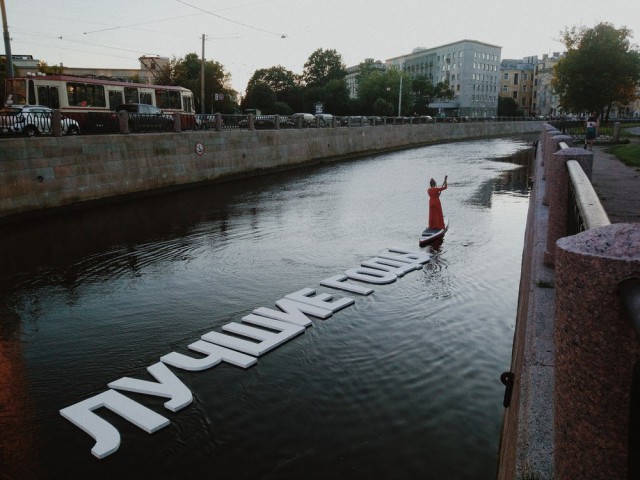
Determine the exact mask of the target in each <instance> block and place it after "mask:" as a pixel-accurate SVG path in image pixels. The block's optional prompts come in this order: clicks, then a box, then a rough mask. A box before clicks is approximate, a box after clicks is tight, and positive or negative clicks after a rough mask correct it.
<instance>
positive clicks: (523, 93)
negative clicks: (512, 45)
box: [499, 56, 538, 117]
mask: <svg viewBox="0 0 640 480" xmlns="http://www.w3.org/2000/svg"><path fill="white" fill-rule="evenodd" d="M537 64H538V57H537V56H533V57H525V58H523V59H519V60H515V59H504V60H502V62H501V63H500V93H499V96H500V97H504V98H512V99H513V100H514V101H515V102H516V103H517V104H518V112H519V113H521V114H522V115H523V116H525V117H529V116H533V115H535V110H534V107H533V104H534V97H535V90H534V86H535V76H536V75H535V72H536V66H537Z"/></svg>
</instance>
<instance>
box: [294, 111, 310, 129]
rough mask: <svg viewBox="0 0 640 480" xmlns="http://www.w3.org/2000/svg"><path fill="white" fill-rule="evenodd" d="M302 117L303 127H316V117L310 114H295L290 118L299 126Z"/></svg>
mask: <svg viewBox="0 0 640 480" xmlns="http://www.w3.org/2000/svg"><path fill="white" fill-rule="evenodd" d="M300 117H302V126H303V127H314V126H315V125H316V117H315V116H313V115H311V114H310V113H294V114H293V115H291V117H290V118H291V121H292V122H293V123H294V125H297V124H298V119H299V118H300Z"/></svg>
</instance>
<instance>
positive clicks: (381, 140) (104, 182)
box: [0, 121, 542, 220]
mask: <svg viewBox="0 0 640 480" xmlns="http://www.w3.org/2000/svg"><path fill="white" fill-rule="evenodd" d="M541 125H542V124H541V123H540V122H534V121H527V122H475V123H458V124H426V125H386V126H378V127H352V128H314V129H292V130H260V131H247V130H233V131H222V132H211V131H209V132H182V133H175V134H173V133H162V134H131V135H121V134H119V135H96V136H74V137H60V138H54V137H38V138H10V139H2V140H0V219H5V220H6V219H8V218H11V217H13V216H15V215H19V214H24V213H34V212H36V213H37V212H39V211H42V210H43V209H47V208H52V207H62V206H68V205H74V204H78V203H81V202H91V201H104V200H108V199H113V198H114V197H119V196H123V195H132V194H142V193H149V192H152V191H154V190H157V189H166V188H171V187H174V188H175V187H186V186H189V185H193V184H201V183H205V182H213V181H220V180H223V179H225V178H233V177H235V176H238V175H254V174H259V173H261V172H264V171H271V170H274V169H280V168H293V167H295V166H300V165H305V164H309V163H314V162H322V161H332V160H336V159H341V158H348V157H351V156H356V155H364V154H372V153H378V152H383V151H387V150H394V149H400V148H407V147H411V146H418V145H424V144H429V143H436V142H444V141H456V140H464V139H470V138H480V137H491V136H505V135H513V134H519V133H531V132H539V131H540V128H541Z"/></svg>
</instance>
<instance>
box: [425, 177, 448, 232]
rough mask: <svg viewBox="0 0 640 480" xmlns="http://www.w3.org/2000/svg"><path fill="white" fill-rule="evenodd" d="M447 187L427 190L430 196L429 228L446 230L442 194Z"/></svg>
mask: <svg viewBox="0 0 640 480" xmlns="http://www.w3.org/2000/svg"><path fill="white" fill-rule="evenodd" d="M446 189H447V187H446V186H444V187H432V188H429V189H428V190H427V193H428V194H429V228H433V229H436V230H440V229H441V228H444V216H443V215H442V205H440V192H442V191H443V190H446Z"/></svg>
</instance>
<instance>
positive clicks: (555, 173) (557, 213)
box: [544, 148, 593, 267]
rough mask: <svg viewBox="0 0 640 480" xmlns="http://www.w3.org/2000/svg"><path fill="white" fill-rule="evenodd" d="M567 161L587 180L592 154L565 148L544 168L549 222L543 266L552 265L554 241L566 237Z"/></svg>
mask: <svg viewBox="0 0 640 480" xmlns="http://www.w3.org/2000/svg"><path fill="white" fill-rule="evenodd" d="M567 160H576V161H577V162H578V163H579V164H580V166H581V167H582V169H583V170H584V173H585V174H586V175H587V177H588V178H589V179H591V174H592V172H593V152H590V151H588V150H584V149H582V148H565V149H564V150H560V151H558V152H556V153H554V154H553V155H552V158H551V159H550V161H549V162H548V163H547V165H546V167H545V170H546V172H547V175H546V177H547V178H546V182H547V184H546V187H547V192H548V194H547V199H548V201H549V220H548V225H547V247H546V249H545V252H544V264H545V265H547V266H549V267H553V265H554V256H555V251H556V241H557V240H558V239H559V238H561V237H564V236H566V235H567V219H568V212H569V192H570V190H569V182H570V179H569V172H568V170H567Z"/></svg>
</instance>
